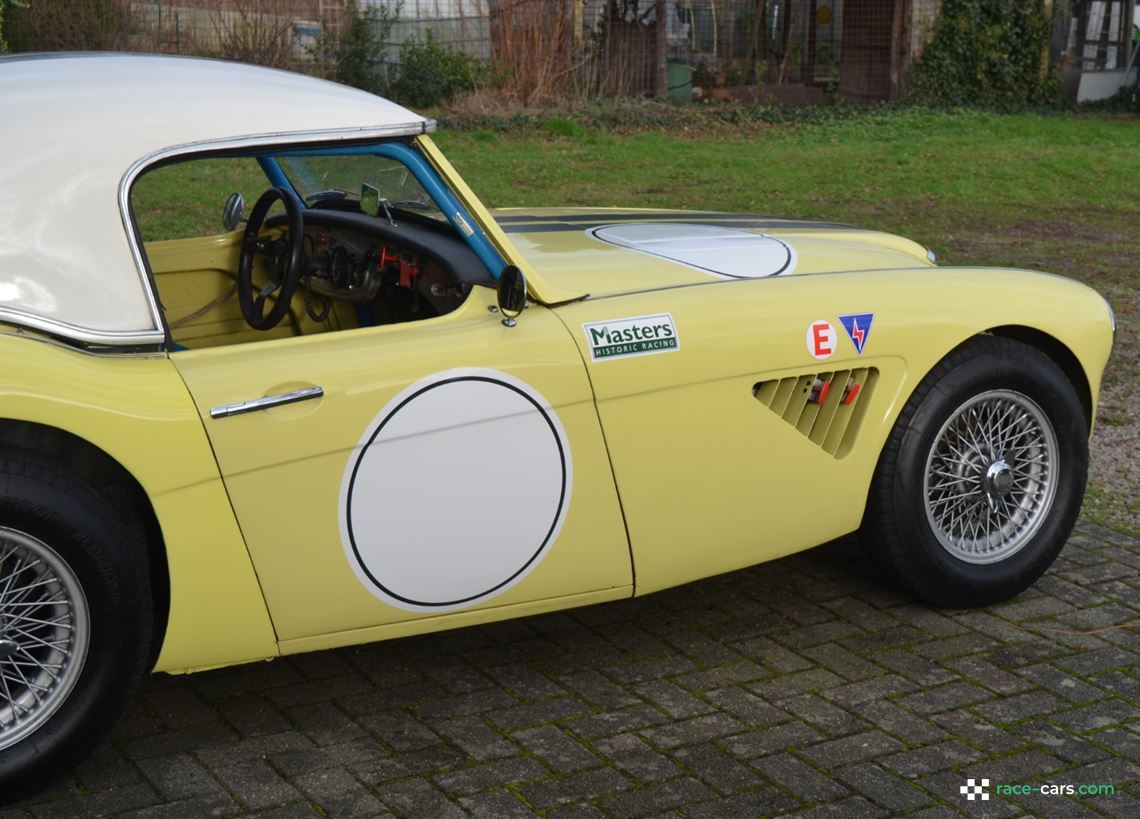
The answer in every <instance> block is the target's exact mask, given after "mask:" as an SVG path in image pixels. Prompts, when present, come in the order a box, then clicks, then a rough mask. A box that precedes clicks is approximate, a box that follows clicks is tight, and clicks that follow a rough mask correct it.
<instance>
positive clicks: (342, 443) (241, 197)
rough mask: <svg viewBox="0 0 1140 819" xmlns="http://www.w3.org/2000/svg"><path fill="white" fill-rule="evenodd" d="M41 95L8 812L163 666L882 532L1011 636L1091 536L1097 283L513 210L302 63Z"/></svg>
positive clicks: (630, 582) (783, 233)
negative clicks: (1013, 622) (1000, 614)
mask: <svg viewBox="0 0 1140 819" xmlns="http://www.w3.org/2000/svg"><path fill="white" fill-rule="evenodd" d="M0 93H2V97H0V110H2V112H3V114H2V116H0V146H2V151H0V487H2V489H0V793H2V794H4V795H5V797H7V798H11V797H12V795H13V794H16V793H18V792H20V791H21V790H22V789H27V788H30V787H34V786H35V785H36V783H39V782H42V781H43V780H45V779H46V778H47V777H49V776H51V775H52V773H53V772H58V771H60V770H61V768H65V767H66V766H69V765H72V764H74V763H75V762H76V761H77V760H78V759H79V758H80V757H81V756H82V755H84V754H86V753H87V752H88V751H90V750H91V748H93V747H94V746H95V745H96V744H98V742H100V741H101V738H102V737H103V736H104V735H105V734H106V732H107V731H108V730H109V728H110V726H111V725H112V723H113V722H114V721H115V719H116V718H117V717H118V715H119V714H121V712H122V710H123V708H124V707H125V704H126V702H127V700H128V698H129V696H130V694H131V692H132V691H133V689H134V688H135V687H136V685H137V684H138V681H139V678H140V676H141V675H142V674H143V673H144V672H146V671H149V670H156V671H166V672H187V671H193V670H196V669H204V668H210V667H216V666H221V665H227V664H232V663H243V662H249V661H251V660H259V659H265V658H272V657H276V656H279V655H283V654H291V653H295V652H301V651H311V650H315V649H325V648H330V647H333V646H342V645H347V644H351V643H359V642H364V641H370V640H380V639H385V638H390V637H400V636H404V635H410V634H416V633H421V632H427V631H435V630H439V629H446V628H454V627H457V626H465V625H469V624H474V623H483V622H487V621H491V620H498V619H504V618H510V617H519V616H523V615H529V614H534V613H537V612H545V611H551V610H554V609H560V608H566V607H571V606H581V605H586V604H591V603H598V602H602V601H607V600H617V599H620V598H625V597H629V596H631V595H635V594H636V595H642V594H648V593H650V592H654V591H657V590H659V589H664V588H667V587H670V586H674V585H676V584H680V583H685V582H687V581H691V580H695V579H697V578H701V577H706V576H708V575H712V574H716V573H719V572H727V571H730V570H733V569H737V568H739V567H742V566H748V565H750V564H754V563H758V562H761V561H765V560H770V559H772V558H776V557H779V556H781V555H786V554H789V553H791V552H795V551H799V550H802V549H807V548H809V547H811V546H814V545H816V544H819V543H823V542H825V541H827V540H830V539H833V538H836V537H838V536H841V535H845V534H847V533H851V532H855V531H857V530H861V531H862V536H863V541H864V542H865V544H866V545H867V547H868V549H869V551H870V552H871V553H872V555H873V556H874V557H875V558H877V559H878V560H879V561H880V562H881V564H882V565H883V566H884V567H885V569H886V570H887V571H888V572H889V574H890V575H891V576H892V577H893V578H894V579H895V580H896V581H897V582H898V583H900V584H901V585H902V586H903V587H904V588H905V589H907V590H909V591H910V592H911V593H913V594H914V595H916V596H918V597H920V598H922V599H924V600H927V601H930V602H931V603H933V604H935V605H939V606H947V607H961V606H973V605H979V604H985V603H989V602H992V601H996V600H1001V599H1003V598H1006V597H1009V596H1011V595H1014V594H1017V593H1018V592H1019V591H1021V590H1022V589H1024V588H1025V587H1026V586H1028V585H1029V584H1031V583H1033V582H1034V580H1036V579H1037V578H1038V577H1039V576H1040V575H1041V573H1042V572H1043V571H1045V569H1046V568H1047V567H1048V566H1049V565H1050V563H1051V562H1052V561H1053V559H1054V557H1055V556H1056V555H1057V552H1058V551H1059V550H1060V549H1061V547H1062V545H1063V544H1064V543H1065V540H1066V537H1067V536H1068V534H1069V531H1070V528H1071V527H1072V525H1073V522H1074V520H1075V518H1076V516H1077V513H1078V510H1079V508H1080V505H1081V498H1082V494H1083V491H1084V485H1085V473H1086V467H1087V461H1088V454H1087V442H1088V436H1089V433H1090V430H1091V427H1092V424H1093V417H1094V414H1095V410H1096V401H1097V392H1098V389H1099V385H1100V380H1101V373H1102V370H1103V368H1104V366H1105V363H1106V361H1107V360H1108V357H1109V354H1110V351H1111V348H1112V343H1113V333H1114V327H1113V318H1112V314H1111V311H1110V310H1109V308H1108V306H1107V305H1106V304H1105V302H1104V300H1103V299H1102V298H1101V297H1100V296H1098V295H1097V294H1096V293H1095V292H1093V291H1092V290H1089V289H1088V288H1086V287H1084V286H1082V285H1080V284H1077V283H1075V282H1072V281H1068V280H1066V279H1062V278H1057V277H1054V276H1049V275H1043V274H1040V273H1031V272H1026V271H1020V270H995V269H977V268H939V267H936V266H935V265H934V258H933V255H932V254H930V253H928V252H927V251H926V250H925V249H923V248H922V247H921V246H919V245H916V244H914V243H913V242H910V241H908V240H906V239H902V238H899V237H896V236H889V235H884V234H881V233H876V232H871V231H865V230H858V229H855V228H851V227H847V226H844V225H836V224H822V223H816V222H804V221H796V220H789V219H775V218H770V217H762V216H750V215H732V214H725V213H711V212H697V213H692V212H680V211H653V210H604V209H562V210H532V209H525V210H500V211H488V210H487V209H486V208H485V207H484V206H483V205H482V204H481V203H480V202H479V200H478V199H477V198H476V197H475V195H474V194H473V193H472V191H471V190H470V189H469V188H468V187H467V186H466V185H465V184H464V182H463V180H462V179H460V178H459V177H458V176H457V175H456V173H455V171H454V170H453V169H452V167H451V166H450V165H449V164H448V162H447V160H446V159H445V158H444V157H443V156H442V155H441V153H440V152H439V150H438V149H437V148H436V147H435V145H434V144H433V143H432V141H431V139H430V137H429V136H428V134H429V133H430V132H431V131H432V129H433V127H434V123H433V122H431V121H430V120H425V119H423V118H422V117H420V116H418V115H416V114H414V113H412V112H410V111H407V110H405V109H404V108H401V107H399V106H398V105H395V104H393V103H391V102H388V101H386V100H382V99H379V98H377V97H374V96H372V95H369V94H366V93H364V92H362V91H357V90H354V89H350V88H345V87H342V86H338V85H334V84H331V83H327V82H324V81H320V80H316V79H313V78H309V77H302V76H296V75H292V74H288V73H284V72H279V71H273V70H269V69H263V68H254V67H250V66H242V65H234V64H226V63H222V62H214V61H208V60H191V59H179V58H168V57H157V56H137V55H86V56H84V55H68V56H62V57H44V56H28V57H8V58H4V59H3V60H0ZM231 193H232V195H229V196H227V194H231ZM247 202H251V203H252V206H249V207H247V205H246V203H247Z"/></svg>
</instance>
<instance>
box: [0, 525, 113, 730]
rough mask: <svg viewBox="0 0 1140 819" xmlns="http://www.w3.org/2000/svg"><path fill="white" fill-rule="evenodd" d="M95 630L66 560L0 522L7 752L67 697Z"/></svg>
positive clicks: (0, 717) (1, 705)
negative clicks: (91, 626)
mask: <svg viewBox="0 0 1140 819" xmlns="http://www.w3.org/2000/svg"><path fill="white" fill-rule="evenodd" d="M90 630H91V629H90V614H89V611H88V607H87V600H86V598H85V596H84V594H83V589H82V587H81V586H80V583H79V580H78V578H77V577H76V576H75V573H74V572H73V571H72V570H71V568H70V567H69V566H68V565H67V563H65V562H64V561H63V560H62V558H60V556H59V555H58V554H57V553H56V552H55V551H54V550H53V549H52V548H51V547H49V546H48V545H47V544H46V543H44V542H42V541H41V540H39V539H37V538H35V537H33V536H31V535H29V534H27V533H25V532H21V531H18V530H16V529H10V528H7V527H4V526H0V750H3V749H5V748H9V747H11V746H13V745H15V744H16V743H18V742H20V741H21V740H23V739H25V738H26V737H29V736H31V735H32V734H33V733H35V732H36V731H37V730H39V729H40V728H41V727H42V726H43V725H44V723H46V722H47V721H48V720H49V719H51V717H52V716H53V715H54V714H55V713H56V712H57V711H58V710H59V708H60V706H61V705H63V703H64V702H65V701H66V700H67V698H68V695H69V694H70V693H71V691H72V689H74V688H75V684H76V682H77V681H78V679H79V675H80V672H82V670H83V664H84V661H85V659H86V657H87V648H88V644H89V642H90Z"/></svg>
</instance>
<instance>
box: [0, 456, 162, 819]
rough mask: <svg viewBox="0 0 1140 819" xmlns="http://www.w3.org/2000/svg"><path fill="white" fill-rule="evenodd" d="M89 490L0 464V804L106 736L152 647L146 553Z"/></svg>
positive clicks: (13, 462)
mask: <svg viewBox="0 0 1140 819" xmlns="http://www.w3.org/2000/svg"><path fill="white" fill-rule="evenodd" d="M133 531H134V529H133V528H132V527H129V526H128V525H127V524H126V522H125V521H123V520H122V518H121V517H120V516H119V515H118V514H117V513H116V511H115V509H114V508H113V507H111V506H110V504H108V503H107V501H106V500H104V499H103V498H102V497H101V496H100V495H99V494H97V493H96V492H94V491H93V490H92V489H91V488H90V487H87V486H85V485H84V484H82V483H80V482H78V481H76V480H74V479H72V478H71V477H69V476H67V475H65V474H62V473H61V472H60V471H57V470H56V469H54V468H53V467H51V466H48V465H45V464H40V463H36V462H33V461H30V460H25V459H23V458H15V457H0V802H12V801H15V800H16V799H19V798H21V797H22V796H23V795H26V794H27V793H29V792H31V791H33V790H35V789H36V788H38V787H39V786H41V785H42V784H44V783H45V782H46V781H47V780H48V779H49V778H50V777H52V776H58V775H59V774H60V773H61V772H63V771H66V770H67V769H68V768H69V767H71V766H73V765H74V764H76V763H77V762H78V761H79V760H80V759H81V758H82V757H83V756H85V755H86V754H87V753H89V752H90V751H91V750H92V749H93V748H94V747H95V746H96V745H97V744H98V743H99V742H100V741H101V740H102V739H103V737H104V736H105V735H106V734H107V732H108V731H109V730H110V728H111V726H112V725H113V724H114V721H115V720H116V719H117V717H118V716H119V714H120V713H121V712H122V710H123V709H124V708H125V706H126V704H127V701H128V700H129V698H130V695H131V694H132V693H133V691H134V689H135V687H136V686H137V685H138V682H139V679H140V677H141V675H142V672H143V667H144V665H145V662H146V658H147V653H148V648H149V645H150V631H151V619H152V613H151V604H150V594H149V587H148V582H147V576H148V575H147V564H146V552H145V550H144V549H143V548H142V544H140V543H138V542H137V536H136V535H134V534H132V532H133Z"/></svg>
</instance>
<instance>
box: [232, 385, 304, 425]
mask: <svg viewBox="0 0 1140 819" xmlns="http://www.w3.org/2000/svg"><path fill="white" fill-rule="evenodd" d="M324 394H325V389H324V387H307V388H305V389H303V390H294V391H293V392H283V393H281V394H280V395H267V396H265V397H264V398H254V399H251V400H249V401H238V402H237V403H236V404H222V405H221V406H220V407H214V408H213V409H212V410H210V417H211V418H228V417H229V416H231V415H243V414H245V413H247V412H257V411H258V410H264V409H271V408H272V407H280V406H284V405H285V404H296V403H297V402H298V401H308V400H309V399H311V398H320V397H321V396H323V395H324Z"/></svg>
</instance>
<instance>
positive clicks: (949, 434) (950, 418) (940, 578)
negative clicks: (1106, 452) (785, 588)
mask: <svg viewBox="0 0 1140 819" xmlns="http://www.w3.org/2000/svg"><path fill="white" fill-rule="evenodd" d="M1087 473H1088V427H1087V426H1086V423H1085V416H1084V412H1083V410H1082V409H1081V404H1080V401H1079V400H1078V398H1077V394H1076V391H1075V390H1074V388H1073V385H1072V384H1071V383H1070V381H1069V380H1068V378H1066V376H1065V374H1064V373H1063V372H1062V371H1061V369H1060V368H1059V367H1058V366H1057V365H1056V364H1055V363H1054V362H1053V361H1052V360H1051V359H1050V358H1049V357H1048V356H1046V355H1045V354H1044V353H1042V352H1040V351H1039V350H1037V349H1036V348H1034V347H1030V346H1028V345H1026V344H1022V343H1020V342H1017V341H1013V340H1010V339H1006V338H998V337H994V336H980V337H978V338H975V339H971V340H970V341H968V342H966V343H965V344H963V345H962V346H960V347H958V348H957V349H955V350H954V351H953V352H952V353H950V355H948V356H947V357H946V358H945V359H943V360H942V361H941V362H939V364H938V365H937V366H936V367H935V368H934V369H933V370H932V371H931V372H930V373H929V374H928V375H927V376H926V378H924V379H923V380H922V382H921V383H920V384H919V385H918V388H917V389H916V390H915V391H914V393H913V394H912V395H911V397H910V399H909V400H908V401H907V404H906V406H905V407H904V408H903V411H902V414H901V415H900V416H899V418H898V421H897V422H896V423H895V426H894V429H893V430H892V431H891V434H890V436H889V437H888V439H887V442H886V445H885V446H884V448H883V452H882V454H881V456H880V458H879V464H878V467H877V468H876V471H875V477H874V480H873V481H872V484H871V493H870V496H869V498H868V503H867V514H866V516H865V519H864V527H863V531H862V533H861V539H862V540H863V543H864V545H865V546H866V547H867V548H868V550H869V551H870V552H871V553H872V555H873V556H874V557H876V558H877V559H878V561H879V562H880V563H881V564H882V565H883V566H884V568H886V570H887V571H888V572H889V573H890V574H891V575H892V577H893V578H894V579H895V580H896V582H897V583H898V584H899V585H901V586H902V587H903V588H904V589H906V590H907V591H909V592H910V593H912V594H914V595H915V596H916V597H919V598H921V599H923V600H925V601H927V602H929V603H932V604H934V605H937V606H942V607H945V608H967V607H972V606H983V605H988V604H991V603H996V602H999V601H1001V600H1006V599H1008V598H1010V597H1013V596H1014V595H1016V594H1018V593H1019V592H1021V591H1023V590H1024V589H1026V588H1027V587H1028V586H1030V585H1031V584H1032V583H1033V582H1034V581H1036V580H1037V578H1039V577H1040V576H1041V575H1042V574H1043V573H1044V572H1045V570H1046V569H1048V568H1049V566H1050V565H1051V564H1052V562H1053V560H1054V559H1055V558H1056V556H1057V553H1058V552H1060V551H1061V547H1062V546H1064V545H1065V541H1066V540H1068V537H1069V534H1070V532H1071V531H1072V529H1073V524H1074V523H1076V520H1077V515H1078V513H1079V512H1080V508H1081V501H1082V499H1083V497H1084V490H1085V479H1086V477H1087Z"/></svg>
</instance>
